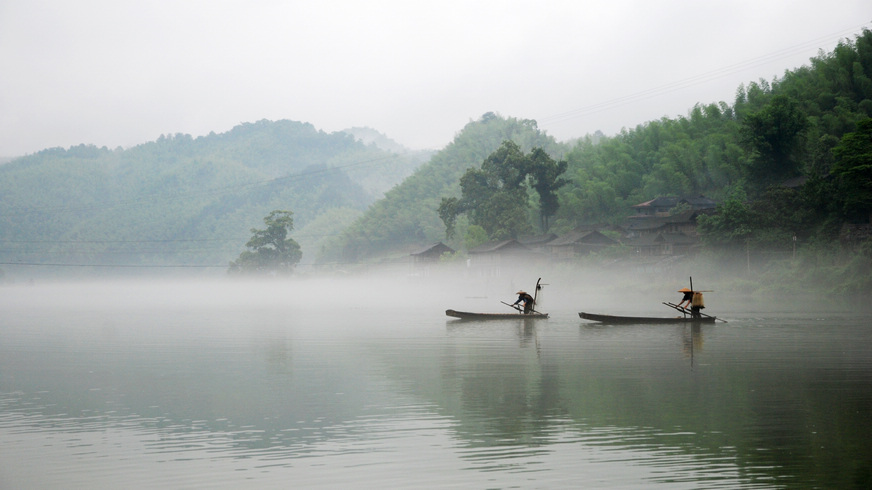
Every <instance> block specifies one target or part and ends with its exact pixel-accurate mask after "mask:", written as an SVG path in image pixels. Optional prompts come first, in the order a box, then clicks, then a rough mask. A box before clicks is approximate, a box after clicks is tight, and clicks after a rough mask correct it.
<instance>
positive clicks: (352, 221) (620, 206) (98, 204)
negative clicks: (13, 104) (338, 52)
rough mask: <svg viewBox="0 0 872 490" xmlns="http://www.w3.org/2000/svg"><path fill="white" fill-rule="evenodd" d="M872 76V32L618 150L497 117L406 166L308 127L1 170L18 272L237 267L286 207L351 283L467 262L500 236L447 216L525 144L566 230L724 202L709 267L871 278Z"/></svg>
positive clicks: (314, 249)
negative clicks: (744, 257) (426, 261)
mask: <svg viewBox="0 0 872 490" xmlns="http://www.w3.org/2000/svg"><path fill="white" fill-rule="evenodd" d="M869 74H872V32H870V31H868V30H864V31H863V32H862V33H861V34H860V35H858V36H857V37H856V38H855V39H854V40H845V41H843V42H842V43H841V44H840V45H839V46H838V47H837V48H836V49H835V50H833V51H832V52H830V53H823V52H821V53H820V54H819V55H818V56H817V57H815V58H813V59H812V60H811V61H810V64H809V65H806V66H803V67H800V68H797V69H794V70H790V71H787V72H786V73H785V74H784V76H783V77H779V78H776V79H774V80H772V81H766V80H759V81H755V82H750V83H748V84H746V85H742V86H740V87H738V88H737V92H736V97H735V100H733V101H732V102H731V103H727V102H723V101H722V102H718V103H710V104H698V105H696V106H695V107H693V108H692V109H691V110H690V111H689V112H688V114H687V115H686V116H683V117H678V118H665V117H664V118H662V119H660V120H656V121H650V122H648V123H645V124H642V125H639V126H637V127H635V128H632V129H625V130H624V131H622V132H621V133H619V134H617V135H614V136H610V137H607V136H604V135H602V134H600V133H598V134H597V135H595V136H586V137H584V138H581V139H579V140H576V141H571V142H558V141H556V140H555V139H554V138H553V137H551V136H549V135H548V134H546V133H545V132H543V131H542V130H540V129H539V128H538V125H537V123H536V121H533V120H529V119H516V118H512V117H503V116H501V115H498V114H495V113H487V114H485V115H483V116H482V117H481V118H479V119H478V120H475V121H470V122H469V123H468V124H467V125H466V126H465V127H463V128H462V129H461V130H460V131H459V132H458V133H457V135H456V137H455V138H454V140H453V141H452V142H451V143H449V144H448V145H447V146H446V147H445V148H443V149H441V150H439V151H437V152H435V153H432V154H430V153H410V152H402V150H401V149H400V148H398V147H396V146H391V145H390V144H389V143H390V142H387V143H386V142H385V138H384V137H383V135H379V134H378V133H375V132H372V131H369V130H366V129H360V128H357V129H356V130H354V131H353V132H354V133H355V134H356V135H357V136H358V137H360V138H362V139H363V141H368V142H376V143H378V144H379V145H381V146H382V147H388V148H390V150H391V151H386V150H383V149H381V148H380V147H379V146H377V145H376V144H375V143H373V144H364V143H363V142H361V141H358V140H356V139H355V138H354V137H352V136H351V135H349V134H347V133H332V134H326V133H324V132H321V131H318V130H316V129H315V128H314V127H312V126H311V125H310V124H305V123H298V122H292V121H278V122H269V121H260V122H257V123H250V124H242V125H240V126H238V127H236V128H234V129H233V130H231V131H229V132H227V133H224V134H214V133H213V134H210V135H208V136H205V137H199V138H192V137H190V136H188V135H174V136H162V137H161V138H159V139H158V140H157V141H154V142H150V143H145V144H142V145H139V146H136V147H133V148H130V149H126V150H125V149H120V148H119V149H115V150H110V149H107V148H97V147H94V146H85V145H80V146H78V147H72V148H69V149H66V150H64V149H59V148H58V149H48V150H45V151H42V152H39V153H36V154H33V155H28V156H25V157H22V158H18V159H15V160H13V161H11V162H9V163H6V164H4V165H3V166H2V167H0V211H2V212H0V240H2V243H0V244H2V248H0V257H2V260H0V262H6V263H22V262H29V261H33V262H52V261H56V262H71V263H99V264H107V265H111V264H120V263H124V264H167V263H181V264H191V265H197V264H227V262H228V261H229V260H232V259H233V258H235V257H237V256H238V254H239V253H240V251H241V250H242V249H243V245H244V243H245V242H246V240H247V239H248V238H249V237H250V229H251V228H252V227H254V226H257V225H259V224H260V222H261V220H262V219H263V217H264V216H265V215H267V214H268V213H269V212H270V211H272V210H276V209H282V210H289V211H291V212H293V213H294V223H295V230H294V238H295V239H296V240H297V241H298V242H299V243H300V244H301V246H302V249H303V263H312V262H317V263H319V264H321V265H323V266H325V267H328V268H329V267H330V266H336V267H345V266H346V265H348V264H353V263H359V262H373V261H376V260H379V259H381V258H384V257H389V256H394V257H399V256H403V255H405V254H408V252H409V251H410V250H411V249H413V248H416V247H420V246H422V245H425V244H427V243H432V242H436V241H439V240H443V241H445V242H446V243H447V244H448V245H450V246H451V247H453V248H455V249H457V250H459V251H461V252H463V251H465V250H466V249H468V248H469V247H470V246H473V245H475V244H478V243H481V241H482V240H485V239H488V238H494V237H484V236H481V230H476V231H477V233H471V232H470V228H471V227H470V223H469V222H467V221H466V218H465V217H464V216H460V217H459V218H458V220H457V223H456V227H457V228H456V229H457V233H456V235H454V236H453V237H452V238H450V239H448V238H446V235H445V226H444V223H443V222H442V220H441V219H440V218H439V215H438V208H439V205H440V202H441V201H442V199H443V198H452V197H453V198H458V197H460V195H461V192H460V185H459V181H460V178H461V177H462V176H463V175H464V174H465V173H467V171H468V170H469V169H475V168H479V167H480V166H481V163H482V162H483V161H484V160H485V159H487V158H488V157H489V156H490V155H491V154H492V153H493V152H495V151H496V150H497V149H498V148H500V146H501V145H502V144H503V143H504V142H505V141H507V140H508V141H512V142H514V143H515V144H516V145H517V146H518V148H519V149H520V151H522V152H524V153H527V152H530V151H532V150H533V149H536V148H540V149H542V150H543V151H544V152H546V153H547V154H548V155H549V156H550V157H551V158H553V159H555V160H560V161H563V160H565V161H566V162H567V164H568V165H567V167H568V168H567V170H566V172H565V173H564V174H563V176H562V177H563V178H565V179H567V180H568V181H569V182H568V183H567V184H566V185H563V186H561V187H560V188H559V190H558V191H557V196H558V204H559V206H558V208H557V210H556V214H554V215H553V217H551V219H550V220H549V221H550V229H549V231H551V232H554V233H558V234H560V233H563V232H566V231H569V230H572V229H573V228H576V227H578V226H581V225H593V224H603V225H610V224H617V223H620V222H621V221H622V220H624V219H625V218H626V216H627V215H629V214H630V213H631V207H630V206H632V205H634V204H637V203H639V202H643V201H646V200H649V199H653V198H655V197H658V196H667V195H671V196H692V195H699V194H704V195H706V196H708V197H710V198H713V199H715V200H717V201H719V202H721V203H722V205H721V207H720V208H719V213H718V214H717V215H716V216H713V217H703V218H701V219H700V222H699V224H700V226H699V229H700V231H701V232H702V235H703V236H702V238H703V239H704V243H705V244H706V247H707V250H709V253H713V252H715V251H716V252H717V255H718V256H720V255H733V256H736V255H737V254H742V253H748V252H749V250H752V249H753V250H755V251H759V250H766V251H776V252H779V253H783V252H787V251H791V252H792V251H793V250H794V248H793V247H796V249H797V253H796V256H797V258H798V259H800V260H802V259H803V258H804V257H805V256H806V255H808V254H810V255H811V256H813V258H814V260H815V261H817V262H816V263H818V264H820V257H821V256H826V261H825V262H826V263H825V265H826V266H827V267H832V268H833V269H832V270H833V271H834V272H832V274H829V276H832V277H837V276H838V273H837V272H835V271H837V270H838V269H839V268H844V267H845V264H848V263H850V264H852V270H864V269H863V267H864V266H863V264H867V263H868V262H869V255H870V252H869V248H868V247H865V248H864V247H862V246H860V247H854V245H855V244H850V245H851V246H852V247H854V248H851V247H848V248H846V247H843V246H841V245H839V243H838V239H839V238H840V232H841V231H842V230H843V229H844V225H845V224H846V223H852V222H868V216H869V209H870V207H869V206H870V203H872V199H870V195H872V192H870V189H872V187H870V185H869V184H868V182H869V170H868V168H867V167H866V166H864V165H868V158H866V157H864V156H863V155H864V153H863V152H864V151H865V150H864V147H863V141H864V140H863V134H864V133H863V132H864V128H865V127H866V126H864V121H865V120H867V119H869V118H870V116H872V80H870V76H869ZM869 128H872V126H869ZM870 131H872V129H870ZM424 161H426V163H423V164H422V162H424ZM864 162H866V163H864ZM796 178H801V179H802V180H794V182H795V183H796V185H793V186H791V187H785V186H782V185H781V184H783V183H784V182H786V181H788V180H789V179H796ZM528 185H529V184H528ZM538 206H539V202H538V201H537V199H536V198H535V193H532V192H531V193H530V199H529V205H528V206H527V209H526V213H521V214H520V215H518V216H517V219H518V220H525V221H526V222H527V223H529V226H518V227H517V229H523V230H532V231H533V232H534V233H536V232H541V231H543V230H542V229H541V225H540V223H541V219H540V217H541V213H540V211H541V210H540V209H538ZM794 237H796V239H795V240H794ZM733 258H736V257H733ZM858 260H859V261H860V263H859V264H858V263H857V261H858ZM827 261H829V262H827ZM0 267H2V266H0ZM866 267H867V266H866ZM857 280H858V281H860V286H862V287H864V288H868V287H872V285H869V284H865V283H863V279H862V278H858V279H857ZM866 282H868V280H866ZM864 284H865V285H864Z"/></svg>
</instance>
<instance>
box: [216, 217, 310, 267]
mask: <svg viewBox="0 0 872 490" xmlns="http://www.w3.org/2000/svg"><path fill="white" fill-rule="evenodd" d="M293 215H294V213H292V212H291V211H281V210H275V211H272V212H271V213H269V215H268V216H267V217H265V218H264V219H263V222H264V223H265V224H266V229H264V230H259V229H257V228H252V229H251V233H253V236H252V237H251V239H250V240H249V241H248V243H246V244H245V246H246V247H248V248H249V250H245V251H244V252H242V253H241V254H239V258H238V259H236V261H234V262H230V269H229V270H228V272H229V273H231V274H290V273H292V272H293V270H294V266H296V265H297V263H299V262H300V259H302V258H303V252H302V251H301V250H300V245H299V244H298V243H297V242H296V240H294V239H293V238H289V237H288V233H290V232H291V231H292V230H293V229H294V218H293Z"/></svg>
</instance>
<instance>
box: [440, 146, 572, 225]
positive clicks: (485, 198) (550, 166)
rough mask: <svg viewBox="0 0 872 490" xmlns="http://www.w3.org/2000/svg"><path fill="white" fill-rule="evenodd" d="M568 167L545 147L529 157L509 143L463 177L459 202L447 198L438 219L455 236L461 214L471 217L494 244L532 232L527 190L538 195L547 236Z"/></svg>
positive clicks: (541, 217)
mask: <svg viewBox="0 0 872 490" xmlns="http://www.w3.org/2000/svg"><path fill="white" fill-rule="evenodd" d="M566 166H567V164H566V162H563V161H561V162H555V161H554V160H553V159H552V158H551V157H550V156H549V155H548V154H547V153H546V152H545V151H544V150H542V149H541V148H534V149H533V151H531V152H530V153H529V154H528V155H525V154H524V152H522V151H521V148H520V147H518V145H517V144H515V143H514V142H512V141H504V142H503V144H502V145H501V146H500V147H499V148H497V150H496V151H494V152H493V153H491V154H490V155H489V156H488V157H487V158H485V160H484V162H482V164H481V168H470V169H467V171H466V173H465V174H463V176H462V177H460V189H461V194H462V196H461V197H460V198H459V199H458V198H456V197H447V198H442V202H441V204H440V205H439V217H440V218H441V219H442V222H443V223H445V235H446V236H447V237H448V238H453V237H454V235H455V223H456V222H457V216H458V215H460V214H467V215H468V216H469V222H470V225H472V226H478V227H480V228H482V229H483V230H484V231H485V233H486V234H487V236H488V238H490V239H492V240H502V239H506V238H517V237H519V236H520V235H523V234H529V233H531V232H532V230H533V227H532V225H531V224H530V222H529V221H528V219H527V217H528V214H529V212H528V208H529V207H530V206H529V200H530V199H529V196H528V194H527V187H528V185H529V186H531V187H533V188H534V189H536V191H537V193H538V194H539V208H540V211H539V216H540V219H541V220H540V222H541V225H542V227H543V231H547V226H548V219H549V218H550V217H551V216H553V215H554V213H555V212H556V211H557V208H558V206H559V204H558V202H557V195H556V190H557V189H559V188H560V187H561V186H563V185H565V184H566V183H567V181H566V180H564V179H562V178H561V177H560V175H561V174H562V173H563V172H565V171H566ZM528 180H529V181H530V183H529V184H528Z"/></svg>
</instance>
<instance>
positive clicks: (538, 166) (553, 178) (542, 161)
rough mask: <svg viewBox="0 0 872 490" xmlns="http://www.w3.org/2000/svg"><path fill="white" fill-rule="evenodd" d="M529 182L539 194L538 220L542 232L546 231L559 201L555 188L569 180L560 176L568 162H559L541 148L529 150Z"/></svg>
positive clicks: (558, 205)
mask: <svg viewBox="0 0 872 490" xmlns="http://www.w3.org/2000/svg"><path fill="white" fill-rule="evenodd" d="M529 159H530V163H531V165H530V177H531V183H532V186H533V188H534V189H536V192H537V193H538V194H539V221H540V224H541V226H542V232H547V231H548V228H549V226H550V220H551V217H552V216H554V215H555V214H556V213H557V209H558V208H559V207H560V203H559V202H558V200H557V190H558V189H560V188H561V187H563V186H564V185H566V184H568V183H569V181H568V180H566V179H564V178H562V177H560V176H561V175H563V174H564V173H565V172H566V169H567V167H568V166H569V164H568V163H567V162H566V161H565V160H561V161H559V162H556V161H554V159H553V158H551V156H550V155H549V154H548V153H545V150H543V149H542V148H534V149H533V151H531V152H530V156H529Z"/></svg>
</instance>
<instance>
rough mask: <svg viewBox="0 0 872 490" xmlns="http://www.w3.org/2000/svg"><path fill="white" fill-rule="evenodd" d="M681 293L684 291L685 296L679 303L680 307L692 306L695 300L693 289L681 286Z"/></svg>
mask: <svg viewBox="0 0 872 490" xmlns="http://www.w3.org/2000/svg"><path fill="white" fill-rule="evenodd" d="M678 292H679V293H684V297H682V298H681V302H680V303H678V307H679V308H690V304H691V303H692V302H693V291H691V290H690V289H687V288H681V289H679V290H678Z"/></svg>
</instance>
